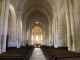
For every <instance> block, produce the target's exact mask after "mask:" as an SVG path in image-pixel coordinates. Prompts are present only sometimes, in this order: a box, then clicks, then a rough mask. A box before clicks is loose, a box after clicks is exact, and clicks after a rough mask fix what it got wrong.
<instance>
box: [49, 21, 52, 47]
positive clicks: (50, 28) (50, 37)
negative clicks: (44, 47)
mask: <svg viewBox="0 0 80 60" xmlns="http://www.w3.org/2000/svg"><path fill="white" fill-rule="evenodd" d="M51 23H52V22H51V21H50V22H49V46H51V45H52V35H51V33H52V26H51V25H52V24H51Z"/></svg>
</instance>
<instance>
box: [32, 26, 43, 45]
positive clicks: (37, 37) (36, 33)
mask: <svg viewBox="0 0 80 60" xmlns="http://www.w3.org/2000/svg"><path fill="white" fill-rule="evenodd" d="M42 37H43V32H42V29H41V27H39V26H38V25H36V26H34V27H33V28H32V33H31V42H32V45H35V44H40V45H42V44H43V38H42Z"/></svg>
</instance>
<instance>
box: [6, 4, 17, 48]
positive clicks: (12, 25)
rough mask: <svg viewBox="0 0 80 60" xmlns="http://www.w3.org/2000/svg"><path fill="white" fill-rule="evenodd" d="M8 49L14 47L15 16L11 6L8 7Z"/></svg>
mask: <svg viewBox="0 0 80 60" xmlns="http://www.w3.org/2000/svg"><path fill="white" fill-rule="evenodd" d="M7 41H8V42H7V43H8V47H16V46H17V39H16V14H15V9H14V7H13V5H12V4H10V5H9V18H8V32H7Z"/></svg>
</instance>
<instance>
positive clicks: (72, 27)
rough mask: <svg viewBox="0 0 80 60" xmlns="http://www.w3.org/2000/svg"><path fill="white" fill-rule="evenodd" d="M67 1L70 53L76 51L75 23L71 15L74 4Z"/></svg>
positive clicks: (72, 14)
mask: <svg viewBox="0 0 80 60" xmlns="http://www.w3.org/2000/svg"><path fill="white" fill-rule="evenodd" d="M68 1H69V10H70V20H71V33H72V51H76V35H75V21H74V13H73V7H74V6H73V5H74V2H73V1H72V0H68Z"/></svg>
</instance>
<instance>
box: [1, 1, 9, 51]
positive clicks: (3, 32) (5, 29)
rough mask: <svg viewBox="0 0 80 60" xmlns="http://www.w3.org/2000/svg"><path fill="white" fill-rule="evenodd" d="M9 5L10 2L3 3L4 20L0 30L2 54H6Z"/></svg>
mask: <svg viewBox="0 0 80 60" xmlns="http://www.w3.org/2000/svg"><path fill="white" fill-rule="evenodd" d="M9 3H10V0H6V2H5V9H4V10H5V12H4V20H3V29H2V52H6V37H7V30H8V14H9Z"/></svg>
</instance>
